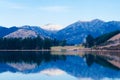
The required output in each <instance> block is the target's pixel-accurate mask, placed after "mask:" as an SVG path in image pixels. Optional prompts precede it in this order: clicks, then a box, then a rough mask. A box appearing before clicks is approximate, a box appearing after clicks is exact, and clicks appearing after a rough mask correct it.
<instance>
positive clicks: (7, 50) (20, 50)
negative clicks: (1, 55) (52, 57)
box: [0, 49, 51, 51]
mask: <svg viewBox="0 0 120 80" xmlns="http://www.w3.org/2000/svg"><path fill="white" fill-rule="evenodd" d="M0 51H51V50H35V49H33V50H29V49H26V50H0Z"/></svg>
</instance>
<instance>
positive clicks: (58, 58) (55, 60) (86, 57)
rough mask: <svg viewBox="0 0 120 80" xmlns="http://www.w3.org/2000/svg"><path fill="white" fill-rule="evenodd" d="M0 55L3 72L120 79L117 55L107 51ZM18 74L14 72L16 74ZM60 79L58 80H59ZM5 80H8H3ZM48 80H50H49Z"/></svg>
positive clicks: (7, 53) (119, 61)
mask: <svg viewBox="0 0 120 80" xmlns="http://www.w3.org/2000/svg"><path fill="white" fill-rule="evenodd" d="M70 54H71V52H67V53H61V52H59V53H58V52H48V51H47V52H0V74H1V73H3V72H7V71H9V72H11V73H16V72H19V73H22V74H24V75H26V74H30V73H33V74H35V73H42V74H45V75H49V76H52V75H61V74H64V76H65V74H68V75H71V76H73V77H75V78H77V79H80V78H91V79H95V80H99V79H103V78H106V77H107V78H113V79H114V78H118V79H120V54H119V53H108V52H104V53H103V52H77V53H75V52H72V54H71V55H70ZM16 74H17V73H16ZM58 78H59V77H58ZM6 80H7V79H6ZM48 80H49V79H48Z"/></svg>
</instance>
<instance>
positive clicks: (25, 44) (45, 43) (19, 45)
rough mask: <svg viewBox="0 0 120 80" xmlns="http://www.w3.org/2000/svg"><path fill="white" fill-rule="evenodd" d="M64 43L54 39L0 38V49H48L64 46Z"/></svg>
mask: <svg viewBox="0 0 120 80" xmlns="http://www.w3.org/2000/svg"><path fill="white" fill-rule="evenodd" d="M65 44H66V41H65V40H63V41H59V40H56V39H50V38H44V39H42V38H41V37H37V38H25V39H22V38H0V49H1V50H5V49H9V50H10V49H12V50H14V49H19V50H25V49H36V50H38V49H50V47H51V46H64V45H65Z"/></svg>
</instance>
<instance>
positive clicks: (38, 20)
mask: <svg viewBox="0 0 120 80" xmlns="http://www.w3.org/2000/svg"><path fill="white" fill-rule="evenodd" d="M96 18H98V19H102V20H105V21H111V20H117V21H120V0H0V25H1V26H6V27H11V26H22V25H36V26H43V25H45V24H48V23H52V24H59V25H61V26H67V25H69V24H71V23H73V22H75V21H78V20H81V21H89V20H92V19H96Z"/></svg>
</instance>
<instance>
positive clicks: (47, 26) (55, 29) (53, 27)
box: [42, 24, 63, 31]
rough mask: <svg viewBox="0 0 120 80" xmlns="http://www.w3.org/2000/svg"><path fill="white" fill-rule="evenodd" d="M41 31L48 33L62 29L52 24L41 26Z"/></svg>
mask: <svg viewBox="0 0 120 80" xmlns="http://www.w3.org/2000/svg"><path fill="white" fill-rule="evenodd" d="M42 28H43V29H45V30H48V31H58V30H60V29H62V28H63V27H62V26H60V25H54V24H46V25H44V26H42Z"/></svg>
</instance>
